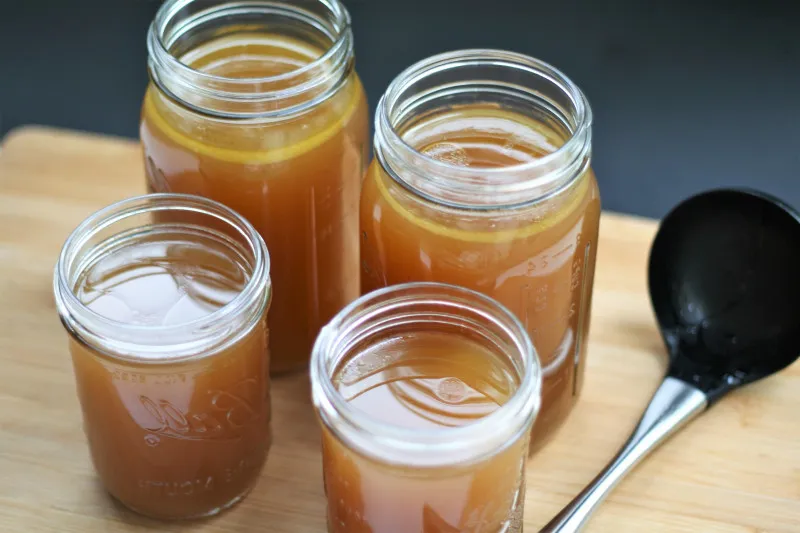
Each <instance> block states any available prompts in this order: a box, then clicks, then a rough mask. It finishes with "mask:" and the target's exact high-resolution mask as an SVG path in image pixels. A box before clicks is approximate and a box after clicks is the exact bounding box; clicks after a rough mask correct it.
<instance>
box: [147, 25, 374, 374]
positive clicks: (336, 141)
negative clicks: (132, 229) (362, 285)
mask: <svg viewBox="0 0 800 533" xmlns="http://www.w3.org/2000/svg"><path fill="white" fill-rule="evenodd" d="M322 54H323V50H322V49H318V48H315V47H313V46H310V45H309V44H307V43H304V42H301V41H298V40H294V39H291V38H288V37H284V36H277V35H269V34H244V35H235V36H228V37H223V38H220V39H217V40H214V41H211V42H209V43H205V44H204V45H202V46H201V47H200V48H197V49H195V50H192V51H190V52H189V53H187V54H186V56H185V57H184V58H183V61H184V62H185V63H187V64H189V65H191V66H192V67H194V68H195V69H198V70H201V71H204V72H208V73H212V74H215V75H219V76H225V77H228V78H259V77H267V76H276V75H282V74H287V73H291V72H293V71H295V70H297V69H298V68H300V67H303V66H305V65H308V64H309V63H311V62H312V61H314V60H315V59H317V58H318V57H319V56H320V55H322ZM310 81H311V80H310V78H309V79H303V80H296V79H295V80H293V81H292V82H291V83H299V82H310ZM289 87H291V84H290V82H289V81H287V82H276V81H271V82H270V83H269V84H268V86H266V85H260V84H253V85H252V87H250V89H251V90H253V91H263V90H271V91H275V90H281V89H287V88H289ZM311 96H312V95H306V96H297V97H293V98H292V99H289V100H287V101H281V102H276V103H275V109H273V110H276V111H279V110H280V109H284V108H287V107H288V106H291V105H297V104H298V103H301V102H302V100H303V98H311ZM314 96H316V95H314ZM231 105H232V106H233V104H231ZM235 110H236V111H240V112H241V111H244V110H245V109H239V108H237V109H235ZM368 131H369V126H368V110H367V103H366V98H365V96H364V92H363V89H362V86H361V82H360V81H359V79H358V77H357V76H356V75H355V74H352V75H351V76H350V77H349V78H348V80H347V81H346V82H345V83H344V85H343V86H342V87H341V88H340V89H339V90H338V92H337V93H336V94H335V95H334V96H332V97H331V98H329V99H327V100H325V101H324V102H323V103H321V104H319V105H317V106H315V107H314V108H313V109H312V110H311V111H309V112H305V113H303V114H301V115H299V116H295V117H289V118H285V119H281V120H269V121H267V120H264V121H259V120H223V119H212V118H209V117H205V116H202V115H200V114H197V113H194V112H192V111H190V110H189V109H187V108H185V107H181V106H178V105H176V104H175V103H173V102H171V101H170V100H168V99H167V98H166V97H165V96H164V95H163V94H162V93H161V92H159V90H158V89H156V88H155V87H154V86H151V87H150V88H149V89H148V91H147V94H146V96H145V101H144V106H143V111H142V124H141V139H142V145H143V149H144V157H145V160H146V170H147V177H148V187H149V190H150V191H157V192H167V191H169V192H181V193H190V194H197V195H201V196H205V197H209V198H212V199H214V200H217V201H219V202H221V203H223V204H225V205H227V206H229V207H231V208H233V209H234V210H236V211H238V212H239V213H241V214H242V215H243V216H244V217H245V218H247V219H248V220H249V221H250V222H251V223H252V224H253V225H254V226H255V227H256V229H257V230H258V231H259V233H261V235H262V236H263V237H264V240H265V241H266V243H267V247H268V249H269V252H270V256H271V269H270V270H271V277H272V280H273V284H274V295H273V301H272V307H271V311H270V316H269V323H270V329H271V331H272V336H271V340H270V342H271V346H270V348H271V353H272V363H271V364H272V371H273V372H285V371H291V370H299V369H302V368H305V367H306V365H307V363H308V359H309V356H310V353H311V346H312V344H313V341H314V339H315V338H316V336H317V333H318V332H319V330H320V328H321V327H322V325H324V324H325V323H327V322H328V321H329V320H330V319H331V318H332V317H333V316H334V315H335V314H336V312H338V311H339V310H340V309H341V308H342V307H343V306H344V305H346V304H347V303H349V302H350V301H351V300H353V299H355V298H356V297H357V296H358V290H359V289H358V284H359V281H358V273H359V270H358V217H357V212H358V197H359V191H360V188H361V181H362V176H363V173H364V169H365V165H366V163H365V161H366V158H367V156H368Z"/></svg>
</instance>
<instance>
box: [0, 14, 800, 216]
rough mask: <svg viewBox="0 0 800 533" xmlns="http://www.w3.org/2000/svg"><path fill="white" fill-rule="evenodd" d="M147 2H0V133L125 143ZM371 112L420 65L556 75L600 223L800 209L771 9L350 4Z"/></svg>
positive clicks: (788, 80)
mask: <svg viewBox="0 0 800 533" xmlns="http://www.w3.org/2000/svg"><path fill="white" fill-rule="evenodd" d="M159 3H160V2H158V1H155V0H105V1H97V0H73V1H66V0H39V1H29V0H0V8H1V9H0V134H4V133H5V132H7V131H9V130H10V129H12V128H14V127H16V126H19V125H22V124H30V123H37V124H49V125H55V126H61V127H67V128H77V129H83V130H90V131H96V132H103V133H109V134H114V135H122V136H127V137H135V136H136V135H137V121H138V115H139V105H140V102H141V97H142V94H143V91H144V88H145V85H146V83H147V74H146V71H145V59H146V50H145V33H146V30H147V26H148V24H149V22H150V20H151V19H152V17H153V14H154V13H155V11H156V9H157V8H158V5H159ZM345 3H346V4H347V5H348V7H349V8H350V11H351V14H352V16H353V22H354V31H355V36H356V50H357V55H358V58H357V68H358V71H359V73H360V74H361V76H362V78H363V80H364V84H365V86H366V89H367V92H368V95H369V100H370V106H371V108H373V109H374V106H375V103H376V101H377V99H378V98H379V96H380V94H381V93H382V92H383V89H384V88H385V87H386V85H387V84H388V83H389V81H390V80H391V79H392V78H393V77H394V76H395V75H396V74H397V73H399V72H400V71H401V70H402V69H403V68H405V67H406V66H408V65H409V64H410V63H412V62H414V61H417V60H419V59H421V58H423V57H425V56H428V55H431V54H434V53H438V52H442V51H445V50H451V49H456V48H465V47H496V48H506V49H511V50H515V51H519V52H524V53H527V54H530V55H533V56H536V57H539V58H541V59H544V60H545V61H548V62H550V63H552V64H554V65H555V66H557V67H559V68H560V69H561V70H563V71H564V72H565V73H567V75H568V76H570V77H571V78H573V80H574V81H575V82H577V83H578V85H579V86H581V88H582V89H583V90H584V92H585V93H586V94H587V96H588V98H589V100H590V102H591V104H592V106H593V108H594V112H595V129H594V131H595V142H594V153H595V170H596V172H597V175H598V179H599V180H600V186H601V190H602V194H603V200H604V206H605V207H606V208H607V209H613V210H618V211H625V212H630V213H636V214H641V215H647V216H654V217H660V216H662V215H663V214H664V213H665V212H666V211H667V210H668V209H669V208H670V207H671V206H672V205H674V204H675V203H677V202H678V201H680V200H681V199H682V198H684V197H686V196H688V195H690V194H692V193H695V192H698V191H700V190H703V189H706V188H711V187H716V186H731V185H738V186H749V187H755V188H760V189H763V190H766V191H768V192H771V193H773V194H776V195H778V196H780V197H782V198H783V199H785V200H786V201H788V202H789V203H791V204H793V205H795V206H800V180H798V176H800V173H799V172H798V168H799V167H800V29H798V28H800V5H798V4H800V3H799V2H793V1H786V2H781V1H776V0H740V1H733V0H731V1H723V0H694V1H692V0H673V1H669V0H665V1H648V0H629V1H628V0H621V1H611V0H585V1H578V0H549V1H541V0H424V1H422V0H349V1H345Z"/></svg>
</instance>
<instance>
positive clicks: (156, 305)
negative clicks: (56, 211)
mask: <svg viewBox="0 0 800 533" xmlns="http://www.w3.org/2000/svg"><path fill="white" fill-rule="evenodd" d="M270 290H271V286H270V280H269V255H268V253H267V249H266V247H265V245H264V241H263V239H261V237H260V236H259V235H258V233H257V232H256V231H255V229H254V228H253V226H252V225H250V224H249V223H248V222H247V221H246V220H244V219H243V218H242V217H241V216H239V215H238V214H236V213H235V212H233V211H231V210H230V209H228V208H227V207H225V206H223V205H220V204H218V203H216V202H213V201H211V200H208V199H206V198H200V197H193V196H188V195H175V194H157V195H147V196H142V197H137V198H131V199H128V200H123V201H122V202H118V203H116V204H114V205H111V206H109V207H107V208H105V209H102V210H100V211H98V212H97V213H95V214H93V215H91V216H90V217H89V218H87V219H86V220H85V221H84V222H83V223H82V224H81V225H80V226H78V227H77V228H76V229H75V231H74V232H73V233H72V235H70V237H69V238H68V239H67V241H66V243H65V244H64V247H63V249H62V252H61V255H60V257H59V259H58V264H57V265H56V269H55V276H54V291H55V301H56V307H57V309H58V313H59V315H60V317H61V321H62V322H63V324H64V327H65V328H66V330H67V333H68V344H69V351H70V354H71V355H72V363H73V367H74V370H75V380H76V383H77V391H78V397H79V399H80V403H81V408H82V410H83V422H84V430H85V432H86V437H87V439H88V441H89V448H90V451H91V456H92V460H93V462H94V466H95V469H96V470H97V473H98V475H99V476H100V479H101V481H102V483H103V484H104V485H105V487H106V489H107V490H108V492H109V493H111V494H112V495H113V496H114V497H115V498H116V499H118V500H119V501H120V502H122V503H123V504H124V505H126V506H128V507H130V508H132V509H134V510H136V511H138V512H140V513H143V514H145V515H148V516H152V517H156V518H193V517H200V516H209V515H212V514H215V513H217V512H219V511H220V510H222V509H224V508H226V507H228V506H231V505H233V504H234V503H236V502H237V501H239V500H240V499H241V498H243V497H244V496H245V495H246V494H247V492H248V491H249V490H250V489H251V488H252V487H253V486H254V485H255V483H256V481H257V480H258V478H259V474H260V472H261V470H262V467H263V465H264V461H265V460H266V457H267V453H268V451H269V448H270V444H271V442H272V433H271V430H270V387H269V358H268V352H267V338H268V335H267V310H268V308H269V298H270Z"/></svg>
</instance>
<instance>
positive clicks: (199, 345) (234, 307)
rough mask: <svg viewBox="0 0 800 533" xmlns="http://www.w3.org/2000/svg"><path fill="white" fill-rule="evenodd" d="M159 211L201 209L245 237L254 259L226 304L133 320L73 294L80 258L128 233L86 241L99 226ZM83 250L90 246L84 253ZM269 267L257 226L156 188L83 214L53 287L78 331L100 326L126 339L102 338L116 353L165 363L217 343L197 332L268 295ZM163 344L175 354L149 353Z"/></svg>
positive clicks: (211, 204) (234, 316)
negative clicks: (190, 315) (166, 321)
mask: <svg viewBox="0 0 800 533" xmlns="http://www.w3.org/2000/svg"><path fill="white" fill-rule="evenodd" d="M157 212H167V213H169V212H173V213H174V212H182V213H187V214H189V213H191V214H200V215H205V216H210V217H213V218H214V219H215V220H218V221H220V222H223V223H225V224H227V225H228V226H229V227H230V229H231V230H232V231H233V232H235V234H237V235H238V236H239V237H241V238H242V239H243V240H244V243H245V245H244V246H245V247H246V248H247V251H248V253H250V254H252V264H251V265H249V267H250V270H251V272H250V273H249V274H250V275H249V279H247V281H246V282H245V285H244V287H243V288H242V290H241V291H240V292H239V293H238V294H236V296H234V297H233V298H232V299H231V300H230V301H229V302H228V303H226V304H225V305H223V306H221V307H219V308H218V309H215V310H214V311H212V312H210V313H209V314H207V315H204V316H202V317H199V318H195V319H193V320H189V321H186V322H181V323H178V324H172V325H167V326H165V325H143V324H131V323H128V322H123V321H119V320H115V319H111V318H108V317H106V316H104V315H102V314H100V313H98V312H96V311H94V310H93V309H91V308H89V307H88V306H87V305H86V304H85V303H84V302H82V301H81V300H80V298H79V297H78V296H77V295H76V294H75V282H76V281H77V278H78V277H79V276H80V275H81V274H82V273H83V272H85V270H86V268H87V267H88V266H89V265H87V264H81V259H82V258H83V257H85V256H86V255H89V254H91V253H92V252H93V251H96V250H97V249H98V248H100V247H102V245H103V244H104V243H107V242H109V241H111V240H113V239H114V238H115V237H117V236H119V235H121V234H125V233H127V232H125V231H123V232H119V233H113V235H112V236H110V237H104V238H102V239H101V240H100V241H99V242H98V243H94V244H89V243H90V241H91V240H92V238H93V237H96V236H97V235H98V234H99V233H101V232H102V231H103V230H107V229H109V228H111V227H112V226H114V225H115V224H119V223H121V222H123V221H125V220H126V219H129V218H131V217H135V216H141V215H146V214H149V213H157ZM155 225H158V224H155ZM84 250H88V251H87V252H85V251H84ZM269 269H270V257H269V252H268V251H267V248H266V245H265V244H264V241H263V239H262V238H261V236H260V235H259V234H258V232H257V231H256V229H255V228H254V227H253V226H252V225H251V224H250V223H249V222H248V221H247V220H245V219H244V218H243V217H242V216H241V215H239V214H238V213H237V212H235V211H233V210H232V209H230V208H228V207H226V206H224V205H222V204H219V203H217V202H215V201H213V200H210V199H207V198H203V197H199V196H194V195H189V194H177V193H158V194H147V195H142V196H136V197H132V198H127V199H125V200H121V201H119V202H116V203H114V204H111V205H109V206H107V207H104V208H103V209H100V210H99V211H96V212H95V213H93V214H91V215H89V216H88V217H87V218H86V219H84V220H83V222H81V223H80V224H79V225H78V227H77V228H75V230H73V232H72V233H71V234H70V235H69V237H67V240H66V241H65V243H64V245H63V247H62V249H61V253H60V254H59V257H58V262H57V264H56V268H55V273H54V280H53V285H54V287H53V288H54V293H55V299H56V306H57V308H58V311H59V314H60V315H61V319H62V321H65V322H67V323H71V324H74V325H76V326H80V329H81V330H82V331H84V330H85V331H86V332H87V334H88V335H89V336H92V337H94V336H98V338H103V333H100V334H99V335H98V333H97V332H100V331H103V332H113V333H112V335H113V336H114V337H118V338H120V339H125V340H122V341H120V342H118V343H117V342H116V341H117V338H108V339H105V340H109V341H111V342H115V345H118V346H119V348H120V354H117V353H116V352H115V356H117V355H119V357H120V358H123V359H132V360H138V361H147V362H153V363H158V362H162V359H163V362H167V363H172V362H175V361H178V360H183V359H186V358H191V357H193V356H195V355H197V353H198V351H202V350H203V349H208V348H218V346H216V345H215V346H212V345H210V344H209V343H208V341H207V340H202V339H201V340H198V339H195V337H197V336H198V335H202V334H203V333H204V332H208V331H210V330H211V329H212V328H214V327H219V326H220V325H224V324H226V323H231V322H232V321H234V320H237V319H239V318H241V315H242V314H243V313H246V312H247V310H248V309H252V307H253V305H254V304H255V305H256V306H258V305H260V302H259V298H260V295H261V294H262V293H264V292H265V291H267V294H269V291H270V290H271V282H270V279H269ZM265 301H266V300H265ZM87 323H91V324H92V325H93V327H87V326H86V324H87ZM71 329H75V328H71ZM232 329H234V328H227V331H228V333H231V332H232V331H231V330H232ZM114 333H117V335H114ZM78 337H79V338H80V339H81V341H83V342H86V339H84V338H83V336H82V335H81V334H78ZM147 337H150V338H156V339H157V340H158V342H157V343H153V344H149V343H147V342H144V341H143V339H146V338H147ZM130 339H133V340H130ZM165 348H170V353H171V354H174V355H169V356H166V357H163V358H159V359H156V358H155V357H150V356H151V355H154V354H156V353H158V352H161V351H164V349H165ZM122 352H124V354H123V353H122ZM125 354H141V356H136V355H130V357H127V356H125Z"/></svg>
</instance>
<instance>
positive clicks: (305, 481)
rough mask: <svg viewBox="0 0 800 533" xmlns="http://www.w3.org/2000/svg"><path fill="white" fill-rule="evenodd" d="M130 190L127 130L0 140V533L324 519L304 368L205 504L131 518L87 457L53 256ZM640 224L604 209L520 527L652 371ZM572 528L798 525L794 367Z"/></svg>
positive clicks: (578, 469) (654, 341)
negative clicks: (120, 135) (579, 380)
mask: <svg viewBox="0 0 800 533" xmlns="http://www.w3.org/2000/svg"><path fill="white" fill-rule="evenodd" d="M600 181H601V187H602V176H601V177H600ZM142 192H144V179H143V177H142V163H141V160H140V152H139V148H138V146H137V145H136V144H135V143H133V142H130V141H126V140H120V139H111V138H104V137H99V136H93V135H86V134H78V133H74V132H65V131H56V130H50V129H43V128H25V129H21V130H17V131H15V132H12V133H11V134H10V135H8V136H7V137H6V138H5V140H4V143H3V145H2V148H0V302H2V307H0V532H3V533H7V532H9V533H10V532H15V533H16V532H20V533H22V532H24V533H28V532H58V533H78V532H80V533H94V532H129V531H137V532H139V531H178V532H180V531H195V532H209V533H210V532H223V531H224V532H229V533H235V532H261V531H264V532H270V533H282V532H285V533H306V532H307V533H322V532H323V531H325V521H324V504H325V499H324V495H323V488H322V481H321V479H322V478H321V461H320V453H319V443H318V438H319V432H318V429H317V425H316V421H315V418H314V416H313V413H312V408H311V403H310V399H309V387H308V380H307V378H306V377H305V376H295V377H291V378H288V379H279V380H277V381H276V383H275V386H274V389H273V391H274V392H273V395H274V411H275V412H274V424H275V426H274V427H275V434H276V438H275V445H274V447H273V449H272V452H271V455H270V458H269V460H268V465H267V469H266V472H265V474H264V476H263V478H262V479H261V482H260V484H259V485H258V486H257V488H256V489H255V490H254V491H253V492H252V493H251V494H250V496H249V497H248V498H247V499H246V500H245V501H244V502H243V503H241V504H240V505H238V506H237V507H235V508H234V509H233V510H231V511H229V512H227V513H225V514H223V515H222V516H220V517H217V518H215V519H211V520H208V521H204V522H192V523H158V522H153V521H149V520H145V519H142V518H139V517H137V516H135V515H133V514H132V513H129V512H127V511H125V510H124V509H122V508H120V507H119V506H118V505H116V504H114V503H113V502H112V501H111V500H110V499H109V498H108V497H107V496H106V494H105V493H104V491H103V489H102V487H101V486H100V484H99V482H98V480H97V478H96V476H95V474H94V472H93V471H92V466H91V463H90V460H89V456H88V450H87V447H86V444H85V441H84V436H83V432H82V428H81V417H80V409H79V406H78V401H77V398H76V395H75V386H74V382H73V376H72V368H71V364H70V360H69V356H68V354H67V349H66V335H65V333H64V332H63V329H62V327H61V324H60V323H59V321H58V318H57V316H56V311H55V307H54V303H53V297H52V269H53V266H54V264H55V261H56V256H57V253H58V251H59V249H60V247H61V245H62V243H63V241H64V239H65V238H66V237H67V235H68V234H69V233H70V232H71V231H72V229H73V228H74V227H75V226H76V225H77V224H78V223H79V222H80V221H81V220H82V219H83V218H84V217H85V216H87V215H88V214H90V213H91V212H93V211H95V210H96V209H98V208H100V207H103V206H105V205H107V204H109V203H111V202H113V201H115V200H119V199H122V198H124V197H126V196H130V195H134V194H138V193H142ZM655 229H656V223H655V222H653V221H649V220H642V219H635V218H630V217H625V216H620V215H615V214H611V213H605V214H604V215H603V219H602V223H601V230H600V245H599V255H598V266H597V276H596V285H595V298H594V309H593V317H592V332H591V335H590V339H589V361H588V368H587V377H586V383H585V387H584V393H583V396H582V399H581V401H580V404H579V405H578V407H577V408H576V410H575V411H574V413H573V415H572V416H571V417H570V419H569V420H568V422H567V424H566V425H565V426H564V428H563V429H562V431H561V432H560V433H559V435H558V436H557V438H556V439H555V441H553V442H552V443H551V444H550V445H549V446H548V447H547V448H546V449H545V450H544V451H543V452H541V453H540V454H539V455H537V456H536V457H534V458H533V459H532V460H531V461H530V463H529V467H528V491H527V500H526V510H525V526H526V531H527V532H528V533H535V532H536V531H537V529H538V527H540V526H541V525H542V524H544V523H545V522H547V520H548V519H549V517H550V516H552V515H553V514H554V513H555V512H556V511H557V510H558V509H559V508H560V507H561V506H562V505H564V504H565V503H566V502H567V501H569V500H570V499H571V498H572V497H573V495H574V494H575V493H577V492H578V491H579V490H580V489H581V488H582V486H583V485H584V484H585V483H587V482H588V481H589V480H591V479H592V478H593V477H594V475H595V474H596V473H597V471H598V470H599V469H600V468H601V467H602V466H603V465H604V464H605V463H606V461H607V460H608V459H609V458H610V457H611V456H612V455H613V454H614V453H615V451H616V450H617V448H618V447H619V446H620V445H621V444H622V443H623V441H624V440H625V438H626V437H627V435H628V433H629V432H630V430H631V429H632V427H633V425H634V424H635V422H636V421H637V419H638V417H639V415H640V413H641V411H642V409H643V407H644V405H645V404H646V402H647V401H648V400H649V398H650V395H651V394H652V393H653V391H654V390H655V388H656V386H657V384H658V382H659V381H660V379H661V377H662V374H663V372H664V367H665V356H664V349H663V346H662V343H661V339H660V337H659V335H658V333H657V330H656V325H655V321H654V318H653V315H652V312H651V310H650V304H649V300H648V297H647V293H646V286H645V264H646V259H647V253H648V250H649V246H650V242H651V239H652V237H653V235H654V232H655ZM587 531H588V532H590V533H618V532H628V531H630V532H645V533H650V532H703V533H756V532H758V533H765V532H770V533H796V532H800V366H798V365H795V366H793V367H791V368H789V369H788V370H786V371H784V372H783V373H782V374H780V375H779V376H776V377H773V378H771V379H769V380H768V381H765V382H762V383H758V384H755V385H752V386H750V387H748V388H746V389H744V390H741V391H737V392H735V393H734V394H732V395H731V396H729V397H728V398H726V399H725V400H724V401H722V402H720V403H719V404H718V405H716V406H714V407H713V408H712V409H711V410H710V411H709V412H707V413H706V414H705V415H703V416H702V417H701V418H700V419H698V420H696V421H695V422H693V423H692V424H690V425H689V426H688V427H687V428H686V429H685V430H684V431H683V432H682V433H680V434H678V435H677V436H675V437H674V438H673V439H672V440H671V441H670V442H668V443H667V444H666V445H665V446H663V447H662V448H661V449H659V450H657V451H656V452H655V454H654V455H652V456H651V457H650V458H649V459H648V460H647V461H646V462H645V463H644V464H642V465H641V466H640V467H639V468H638V469H637V470H636V471H634V472H633V473H632V475H630V477H628V478H627V479H626V480H625V481H623V483H622V484H621V485H620V486H619V487H618V488H617V490H616V491H615V492H614V493H613V495H612V496H611V498H610V499H609V500H608V501H607V502H606V504H605V505H604V506H603V507H602V508H601V509H600V511H599V512H598V514H597V515H595V518H594V519H593V520H592V522H591V523H590V524H589V527H588V528H587Z"/></svg>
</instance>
